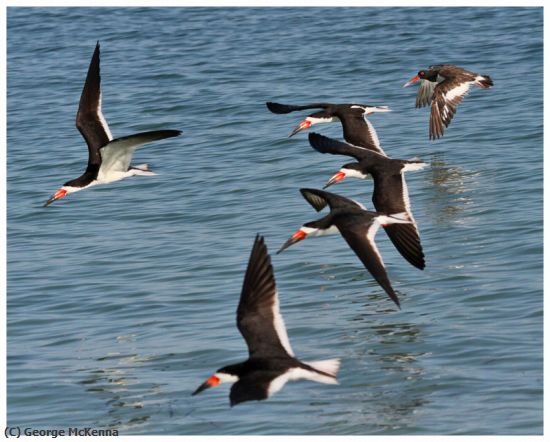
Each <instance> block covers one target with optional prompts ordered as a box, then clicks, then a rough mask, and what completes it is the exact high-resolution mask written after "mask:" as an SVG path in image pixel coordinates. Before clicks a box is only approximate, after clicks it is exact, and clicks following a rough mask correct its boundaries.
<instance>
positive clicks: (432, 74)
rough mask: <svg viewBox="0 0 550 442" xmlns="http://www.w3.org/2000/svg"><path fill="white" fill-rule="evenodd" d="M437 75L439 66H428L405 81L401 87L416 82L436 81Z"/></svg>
mask: <svg viewBox="0 0 550 442" xmlns="http://www.w3.org/2000/svg"><path fill="white" fill-rule="evenodd" d="M438 73H439V66H430V67H429V69H423V70H421V71H418V74H416V75H415V76H414V77H413V78H411V79H410V80H409V81H407V82H406V83H405V84H404V85H403V87H407V86H410V85H411V84H414V83H416V82H417V81H418V80H428V81H433V82H435V81H437V74H438Z"/></svg>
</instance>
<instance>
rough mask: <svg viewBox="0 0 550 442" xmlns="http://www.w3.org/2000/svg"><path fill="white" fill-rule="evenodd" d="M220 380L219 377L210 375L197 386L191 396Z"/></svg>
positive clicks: (214, 385) (213, 385)
mask: <svg viewBox="0 0 550 442" xmlns="http://www.w3.org/2000/svg"><path fill="white" fill-rule="evenodd" d="M220 383H221V381H220V378H219V377H217V376H210V377H209V378H208V379H207V380H206V382H204V383H202V384H201V385H200V386H199V388H197V389H196V390H195V391H194V392H193V393H192V394H191V396H195V395H196V394H199V393H200V392H201V391H203V390H206V389H207V388H210V387H216V386H218V385H220Z"/></svg>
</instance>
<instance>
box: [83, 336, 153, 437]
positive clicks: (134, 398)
mask: <svg viewBox="0 0 550 442" xmlns="http://www.w3.org/2000/svg"><path fill="white" fill-rule="evenodd" d="M132 340H133V339H132V338H131V337H119V338H117V342H118V343H119V344H125V343H126V342H131V341H132ZM148 361H149V358H148V357H143V356H140V355H139V354H137V353H122V352H112V353H109V354H107V355H105V356H100V357H97V358H95V359H93V360H91V362H92V363H93V364H94V366H93V367H92V368H82V369H80V370H79V371H82V372H84V373H85V377H84V379H82V380H81V381H80V382H79V384H81V385H82V386H83V387H84V388H85V389H86V391H88V392H90V393H92V394H94V395H98V396H99V397H100V398H101V399H102V400H103V401H104V403H105V406H106V409H107V416H108V417H107V418H102V419H101V422H98V424H97V425H98V427H100V428H116V429H118V430H121V429H128V428H131V427H136V426H139V425H142V424H143V423H144V422H147V421H148V420H149V419H150V417H151V414H152V411H150V407H151V400H150V399H149V400H147V399H148V398H150V397H152V396H156V395H158V394H159V392H160V390H161V388H160V385H159V384H157V383H154V382H143V381H142V380H140V379H139V376H138V373H137V372H136V370H135V369H136V367H137V366H138V365H140V364H143V363H146V362H148ZM146 401H147V402H148V406H147V407H145V405H144V404H145V402H146Z"/></svg>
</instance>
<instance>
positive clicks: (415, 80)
mask: <svg viewBox="0 0 550 442" xmlns="http://www.w3.org/2000/svg"><path fill="white" fill-rule="evenodd" d="M418 80H420V77H419V76H418V75H415V76H414V77H413V78H411V79H410V80H409V81H407V82H406V83H405V84H404V85H403V87H407V86H410V85H411V84H413V83H416V82H417V81H418Z"/></svg>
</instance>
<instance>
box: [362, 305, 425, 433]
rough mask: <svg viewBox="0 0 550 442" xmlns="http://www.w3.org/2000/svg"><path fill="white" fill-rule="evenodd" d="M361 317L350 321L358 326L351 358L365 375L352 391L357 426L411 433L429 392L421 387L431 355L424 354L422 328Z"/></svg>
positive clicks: (385, 317)
mask: <svg viewBox="0 0 550 442" xmlns="http://www.w3.org/2000/svg"><path fill="white" fill-rule="evenodd" d="M366 311H367V308H365V312H366ZM365 312H361V313H360V314H356V315H355V316H354V317H353V318H352V320H353V321H354V324H357V325H358V324H362V325H363V326H362V327H360V328H357V329H356V330H355V331H354V337H353V340H354V341H355V342H356V344H355V348H354V357H355V358H357V360H359V361H360V363H361V364H364V365H365V366H366V370H367V373H368V374H367V375H366V376H365V383H362V384H361V385H353V386H352V388H353V389H354V390H355V391H356V393H355V395H356V396H357V400H358V403H359V404H360V407H359V409H358V410H357V416H356V421H357V424H358V425H359V424H360V423H362V424H363V425H368V426H372V425H374V426H375V427H377V428H379V429H380V430H383V431H396V432H399V431H400V430H404V429H406V428H412V427H413V426H414V421H415V414H416V413H417V412H418V409H419V408H421V407H422V406H424V405H425V404H427V403H429V402H430V401H429V399H428V398H427V397H425V396H426V395H427V392H428V391H429V388H422V385H423V384H426V386H427V385H428V381H427V380H426V375H427V373H426V368H425V366H424V364H423V361H424V359H425V358H426V357H429V356H430V355H431V353H430V352H427V351H425V347H424V337H423V331H422V328H421V326H419V325H418V324H416V323H411V322H391V319H392V316H388V315H386V316H378V319H376V316H373V315H372V314H371V312H369V314H367V313H365Z"/></svg>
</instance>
